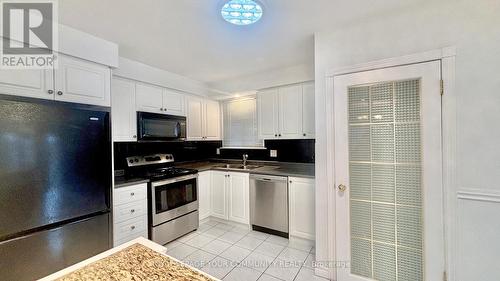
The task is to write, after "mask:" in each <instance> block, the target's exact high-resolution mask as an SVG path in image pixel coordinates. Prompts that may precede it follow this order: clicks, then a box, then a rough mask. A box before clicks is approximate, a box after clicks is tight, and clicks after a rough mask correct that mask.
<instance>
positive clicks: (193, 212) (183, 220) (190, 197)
mask: <svg viewBox="0 0 500 281" xmlns="http://www.w3.org/2000/svg"><path fill="white" fill-rule="evenodd" d="M173 162H174V157H173V155H171V154H155V155H148V156H133V157H127V163H128V166H129V168H131V169H134V172H133V174H134V176H141V177H145V178H149V179H150V183H149V190H148V201H149V208H148V209H149V235H150V239H151V240H153V241H154V242H157V243H159V244H165V243H168V242H170V241H172V240H174V239H176V238H178V237H180V236H182V235H184V234H186V233H189V232H191V231H194V230H196V229H197V228H198V225H199V216H198V171H197V170H192V169H181V168H176V167H173V166H172V164H173Z"/></svg>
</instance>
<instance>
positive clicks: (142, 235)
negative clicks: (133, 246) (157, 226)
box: [113, 230, 148, 247]
mask: <svg viewBox="0 0 500 281" xmlns="http://www.w3.org/2000/svg"><path fill="white" fill-rule="evenodd" d="M139 237H144V238H146V239H148V232H147V231H146V230H145V231H142V232H139V233H135V234H132V235H130V236H127V237H125V238H122V239H120V240H117V239H115V240H114V242H113V247H116V246H119V245H121V244H123V243H127V242H128V241H131V240H134V239H136V238H139Z"/></svg>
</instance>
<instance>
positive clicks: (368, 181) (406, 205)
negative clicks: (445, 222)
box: [334, 62, 444, 281]
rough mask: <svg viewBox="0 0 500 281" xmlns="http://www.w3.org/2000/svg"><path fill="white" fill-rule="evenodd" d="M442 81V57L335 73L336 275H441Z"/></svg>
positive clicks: (416, 280)
mask: <svg viewBox="0 0 500 281" xmlns="http://www.w3.org/2000/svg"><path fill="white" fill-rule="evenodd" d="M439 83H440V64H439V62H430V63H423V64H416V65H410V66H404V67H394V68H387V69H382V70H375V71H368V72H363V73H355V74H349V75H343V76H337V77H335V79H334V91H335V93H334V100H335V152H336V153H335V177H336V184H337V190H336V211H337V216H336V228H337V233H336V240H337V243H336V245H337V249H336V254H337V260H338V261H345V262H346V264H347V266H346V267H345V268H339V269H338V271H337V277H338V280H339V281H345V280H349V281H351V280H352V281H353V280H380V281H396V280H398V281H420V280H429V281H430V280H439V279H440V278H441V277H442V274H443V270H444V262H443V260H444V259H443V257H444V249H443V232H442V230H443V228H442V227H443V226H442V221H441V219H442V209H441V205H442V201H441V198H442V191H441V190H442V189H441V127H440V124H441V123H440V118H441V117H440V116H441V97H440V92H439Z"/></svg>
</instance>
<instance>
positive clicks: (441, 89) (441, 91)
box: [439, 79, 444, 95]
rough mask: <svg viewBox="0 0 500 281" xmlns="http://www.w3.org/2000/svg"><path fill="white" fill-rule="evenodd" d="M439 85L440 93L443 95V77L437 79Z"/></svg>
mask: <svg viewBox="0 0 500 281" xmlns="http://www.w3.org/2000/svg"><path fill="white" fill-rule="evenodd" d="M439 87H440V93H441V95H444V81H443V79H441V81H439Z"/></svg>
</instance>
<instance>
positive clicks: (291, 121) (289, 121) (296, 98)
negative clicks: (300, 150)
mask: <svg viewBox="0 0 500 281" xmlns="http://www.w3.org/2000/svg"><path fill="white" fill-rule="evenodd" d="M278 106H279V124H280V126H279V132H278V137H279V138H282V139H297V138H301V137H302V86H301V85H293V86H287V87H281V88H279V105H278Z"/></svg>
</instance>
